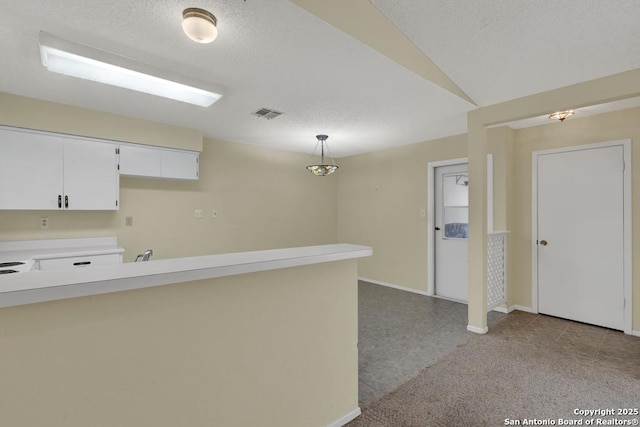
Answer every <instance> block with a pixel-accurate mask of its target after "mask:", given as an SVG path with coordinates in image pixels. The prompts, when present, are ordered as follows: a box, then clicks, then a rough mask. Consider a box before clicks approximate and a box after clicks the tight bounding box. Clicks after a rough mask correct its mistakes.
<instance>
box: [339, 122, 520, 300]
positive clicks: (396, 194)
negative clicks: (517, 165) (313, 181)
mask: <svg viewBox="0 0 640 427" xmlns="http://www.w3.org/2000/svg"><path fill="white" fill-rule="evenodd" d="M510 132H511V131H510V130H509V129H504V128H499V129H492V130H491V132H490V136H491V145H490V146H491V151H492V153H493V155H494V177H495V178H494V199H495V211H494V214H495V215H494V228H495V229H496V230H504V227H505V226H506V197H507V191H506V185H505V182H506V180H505V179H504V176H505V174H506V170H507V169H506V167H507V166H506V160H507V148H508V144H507V142H508V141H509V138H510V136H511V134H510ZM466 155H467V139H466V135H459V136H455V137H450V138H443V139H438V140H434V141H427V142H423V143H420V144H414V145H408V146H404V147H399V148H394V149H390V150H384V151H377V152H373V153H368V154H362V155H358V156H353V157H349V158H345V159H341V160H340V172H339V174H340V175H339V185H338V238H339V240H340V241H342V242H349V243H356V244H362V245H367V246H371V247H373V256H372V257H369V258H366V259H363V260H361V261H360V270H359V274H360V276H361V277H365V278H368V279H373V280H376V281H381V282H386V283H390V284H393V285H399V286H404V287H407V288H412V289H416V290H419V291H423V292H426V290H427V274H428V271H427V256H428V253H427V219H426V218H421V217H420V209H427V208H428V206H427V193H428V189H427V164H428V163H429V162H434V161H438V160H448V159H454V158H460V157H466Z"/></svg>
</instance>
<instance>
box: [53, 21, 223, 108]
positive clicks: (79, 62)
mask: <svg viewBox="0 0 640 427" xmlns="http://www.w3.org/2000/svg"><path fill="white" fill-rule="evenodd" d="M40 57H41V60H42V65H44V66H45V67H46V68H47V70H49V71H53V72H54V73H60V74H65V75H68V76H73V77H78V78H81V79H86V80H91V81H94V82H99V83H104V84H108V85H112V86H118V87H122V88H125V89H131V90H135V91H138V92H144V93H148V94H151V95H156V96H161V97H163V98H169V99H174V100H176V101H182V102H187V103H189V104H193V105H199V106H201V107H209V106H210V105H212V104H213V103H214V102H216V101H217V100H219V99H220V98H222V92H223V91H222V90H221V88H219V87H217V88H216V89H214V90H215V91H214V90H205V89H201V87H203V86H204V87H206V86H212V85H207V84H204V83H200V82H198V83H196V84H197V85H198V86H200V87H196V86H194V85H191V84H188V83H189V82H186V81H185V80H189V79H186V78H185V77H183V76H177V75H171V76H170V77H169V78H163V77H167V75H169V74H171V73H168V72H166V71H162V70H158V69H153V68H152V67H151V66H148V65H145V64H140V63H137V62H134V61H131V60H129V59H127V58H123V57H121V56H117V55H113V54H110V53H108V52H105V51H100V50H96V49H92V48H90V47H88V46H84V45H79V44H75V43H72V42H69V41H66V40H62V39H57V38H55V37H53V36H51V35H49V34H45V33H40ZM161 76H163V77H161ZM177 80H181V81H183V82H184V83H179V82H178V81H177Z"/></svg>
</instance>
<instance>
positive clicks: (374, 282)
mask: <svg viewBox="0 0 640 427" xmlns="http://www.w3.org/2000/svg"><path fill="white" fill-rule="evenodd" d="M358 280H362V281H363V282H367V283H373V284H374V285H380V286H385V287H387V288H393V289H398V290H401V291H405V292H411V293H414V294H419V295H426V296H428V297H429V296H432V295H429V293H427V292H426V291H419V290H417V289H413V288H407V287H406V286H400V285H394V284H392V283H387V282H381V281H379V280H373V279H367V278H366V277H358Z"/></svg>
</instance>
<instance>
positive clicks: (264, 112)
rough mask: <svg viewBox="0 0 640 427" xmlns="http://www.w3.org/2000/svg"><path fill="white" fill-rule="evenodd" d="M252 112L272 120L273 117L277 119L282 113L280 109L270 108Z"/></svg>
mask: <svg viewBox="0 0 640 427" xmlns="http://www.w3.org/2000/svg"><path fill="white" fill-rule="evenodd" d="M251 114H253V115H254V116H257V117H264V118H265V119H267V120H271V119H275V118H276V117H278V116H279V115H281V114H282V113H281V112H280V111H276V110H272V109H270V108H261V109H259V110H258V111H256V112H255V113H251Z"/></svg>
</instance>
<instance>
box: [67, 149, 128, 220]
mask: <svg viewBox="0 0 640 427" xmlns="http://www.w3.org/2000/svg"><path fill="white" fill-rule="evenodd" d="M119 188H120V182H119V179H118V156H117V155H116V146H115V145H114V144H109V143H102V142H95V141H86V140H69V141H65V143H64V194H65V196H64V197H65V200H64V206H65V208H66V209H73V210H117V209H118V207H119V206H118V196H119Z"/></svg>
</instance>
